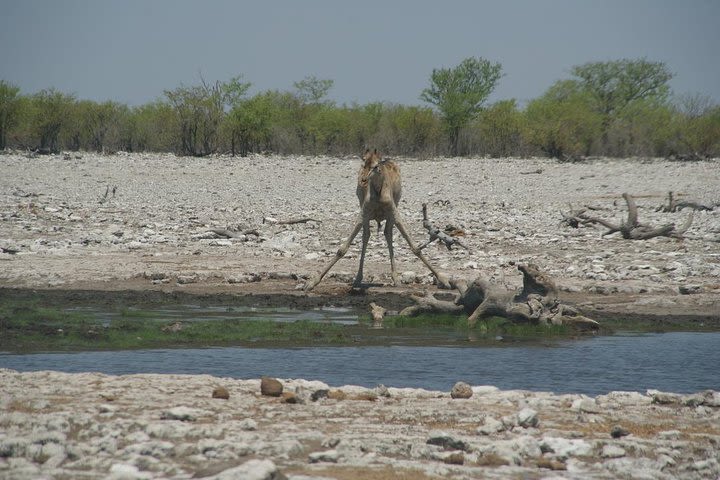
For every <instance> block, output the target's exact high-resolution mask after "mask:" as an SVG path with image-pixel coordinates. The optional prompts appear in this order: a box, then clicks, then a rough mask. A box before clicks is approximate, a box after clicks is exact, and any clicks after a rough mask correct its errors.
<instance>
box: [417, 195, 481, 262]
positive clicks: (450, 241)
mask: <svg viewBox="0 0 720 480" xmlns="http://www.w3.org/2000/svg"><path fill="white" fill-rule="evenodd" d="M422 213H423V227H425V230H427V231H428V234H429V235H430V240H428V241H427V242H425V243H424V244H422V245H420V246H419V247H418V250H422V249H423V248H425V247H427V246H428V245H430V244H431V243H433V242H434V241H435V240H440V241H441V242H443V243H444V244H445V247H446V248H447V249H448V250H452V247H453V245H459V246H461V247H462V248H464V249H465V250H467V251H468V252H469V251H470V249H469V248H468V247H467V245H465V244H464V243H463V242H462V241H461V240H460V239H459V238H458V237H456V236H451V235H448V234H447V233H445V232H443V231H441V230H440V229H439V228H438V227H436V226H435V225H433V224H432V223H430V220H429V219H428V214H427V203H423V204H422ZM453 231H454V232H457V230H456V229H453Z"/></svg>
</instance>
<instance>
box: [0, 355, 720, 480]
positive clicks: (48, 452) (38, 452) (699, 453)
mask: <svg viewBox="0 0 720 480" xmlns="http://www.w3.org/2000/svg"><path fill="white" fill-rule="evenodd" d="M282 383H283V387H284V391H285V395H286V398H283V397H280V398H276V397H269V396H263V395H261V393H260V392H261V389H260V381H259V380H236V379H229V378H216V377H211V376H206V375H200V376H182V375H131V376H107V375H101V374H97V373H85V374H64V373H58V372H33V373H18V372H15V371H11V370H2V369H0V478H4V479H8V480H10V479H12V480H25V479H45V478H53V479H85V478H87V479H90V478H93V479H94V478H107V479H113V480H120V479H156V478H158V479H159V478H177V479H182V478H212V479H243V480H271V479H281V478H289V479H291V480H309V479H318V480H319V479H341V480H345V479H355V478H364V479H394V478H405V479H428V478H456V479H471V478H498V479H507V478H556V479H560V478H567V479H586V478H596V479H617V478H633V479H653V480H658V479H670V478H683V479H709V478H717V476H718V475H719V474H720V463H719V462H720V394H719V393H717V392H702V393H698V394H694V395H684V396H681V395H675V394H670V393H662V392H655V391H649V392H647V393H646V394H641V393H635V392H611V393H609V394H607V395H600V396H598V397H595V398H591V397H586V396H582V395H553V394H550V393H539V392H526V391H500V390H498V389H496V388H495V387H486V386H476V387H473V388H472V391H470V389H469V388H468V387H466V389H467V390H468V393H469V394H471V395H472V396H471V397H470V398H462V399H461V398H451V395H450V394H448V392H432V391H426V390H417V389H395V388H385V387H381V386H379V387H378V388H375V389H365V388H363V387H354V386H344V387H339V388H338V387H329V386H327V385H325V384H322V383H320V382H309V381H305V380H284V381H283V382H282ZM218 387H223V388H225V389H226V390H227V393H229V398H227V399H220V398H213V391H214V390H215V389H217V388H218ZM462 390H463V389H458V391H462ZM313 398H315V400H313ZM288 399H289V401H290V402H295V403H288ZM613 432H615V434H614V435H613Z"/></svg>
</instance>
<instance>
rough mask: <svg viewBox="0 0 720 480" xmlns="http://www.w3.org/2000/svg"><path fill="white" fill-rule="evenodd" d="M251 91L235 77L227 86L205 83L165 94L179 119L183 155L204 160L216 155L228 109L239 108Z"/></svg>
mask: <svg viewBox="0 0 720 480" xmlns="http://www.w3.org/2000/svg"><path fill="white" fill-rule="evenodd" d="M249 87H250V84H249V83H244V82H241V81H240V77H235V78H233V79H231V80H230V81H229V82H227V83H221V82H215V84H214V85H211V84H208V83H206V82H205V81H204V80H202V81H201V84H200V85H196V86H193V87H185V86H180V87H178V88H176V89H175V90H166V91H165V96H166V97H167V98H168V100H169V102H170V105H172V107H173V108H174V110H175V113H176V115H177V118H178V122H177V125H178V127H179V132H178V136H179V143H180V153H181V154H183V155H193V156H205V155H209V154H211V153H213V152H215V150H216V148H217V141H218V134H219V129H220V125H221V123H222V121H223V118H224V116H225V109H226V107H230V108H232V106H233V104H237V103H238V102H239V101H240V99H241V98H242V96H243V95H244V94H245V92H246V91H247V89H248V88H249Z"/></svg>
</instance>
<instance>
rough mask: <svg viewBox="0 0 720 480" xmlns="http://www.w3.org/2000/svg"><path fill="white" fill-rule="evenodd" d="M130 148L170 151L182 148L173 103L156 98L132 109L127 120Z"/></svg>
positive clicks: (135, 149) (127, 135) (127, 136)
mask: <svg viewBox="0 0 720 480" xmlns="http://www.w3.org/2000/svg"><path fill="white" fill-rule="evenodd" d="M127 122H128V126H127V128H128V130H127V132H126V142H129V143H130V148H128V150H132V151H150V152H170V151H173V150H175V151H178V150H179V149H180V146H179V144H178V143H177V142H178V137H177V134H176V132H177V130H178V126H177V122H178V119H177V115H176V113H175V109H174V108H173V106H172V105H170V104H169V103H167V102H163V101H161V100H156V101H154V102H151V103H147V104H145V105H141V106H139V107H135V108H133V109H132V110H131V112H130V116H129V118H128V120H127Z"/></svg>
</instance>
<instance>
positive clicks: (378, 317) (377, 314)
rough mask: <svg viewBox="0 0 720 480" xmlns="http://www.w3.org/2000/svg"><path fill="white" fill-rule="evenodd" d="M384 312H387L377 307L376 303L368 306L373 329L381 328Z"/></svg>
mask: <svg viewBox="0 0 720 480" xmlns="http://www.w3.org/2000/svg"><path fill="white" fill-rule="evenodd" d="M385 312H387V310H386V309H385V308H383V307H381V306H380V305H378V304H377V303H375V302H372V303H371V304H370V315H372V319H373V327H374V328H379V327H382V322H383V318H385Z"/></svg>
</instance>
